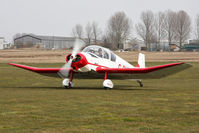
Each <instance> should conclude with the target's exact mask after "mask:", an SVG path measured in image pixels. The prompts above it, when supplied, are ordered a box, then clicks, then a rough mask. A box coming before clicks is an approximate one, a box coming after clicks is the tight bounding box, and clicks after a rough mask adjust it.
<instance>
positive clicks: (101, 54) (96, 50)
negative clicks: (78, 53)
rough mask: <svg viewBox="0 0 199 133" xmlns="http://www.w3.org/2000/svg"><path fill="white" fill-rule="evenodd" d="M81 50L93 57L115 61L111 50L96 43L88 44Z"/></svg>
mask: <svg viewBox="0 0 199 133" xmlns="http://www.w3.org/2000/svg"><path fill="white" fill-rule="evenodd" d="M82 52H86V53H88V54H90V55H91V56H92V57H95V58H104V59H108V60H111V61H116V56H115V54H114V53H113V52H111V51H110V50H109V49H107V48H104V47H100V46H97V45H92V46H88V47H86V48H84V49H83V50H82Z"/></svg>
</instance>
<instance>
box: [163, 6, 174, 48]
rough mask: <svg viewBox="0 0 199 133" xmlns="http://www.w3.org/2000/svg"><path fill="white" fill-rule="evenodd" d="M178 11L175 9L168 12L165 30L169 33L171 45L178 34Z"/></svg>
mask: <svg viewBox="0 0 199 133" xmlns="http://www.w3.org/2000/svg"><path fill="white" fill-rule="evenodd" d="M176 16H177V15H176V13H175V12H173V11H170V10H169V11H167V12H166V19H165V31H166V33H167V38H168V43H169V45H170V44H171V43H172V42H173V41H174V40H175V35H176V31H175V30H176V18H177V17H176Z"/></svg>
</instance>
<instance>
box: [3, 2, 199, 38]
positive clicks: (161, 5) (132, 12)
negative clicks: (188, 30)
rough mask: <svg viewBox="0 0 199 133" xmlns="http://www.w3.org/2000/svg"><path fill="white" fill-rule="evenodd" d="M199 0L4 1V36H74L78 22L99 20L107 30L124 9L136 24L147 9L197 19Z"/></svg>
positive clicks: (83, 23) (85, 22) (84, 22)
mask: <svg viewBox="0 0 199 133" xmlns="http://www.w3.org/2000/svg"><path fill="white" fill-rule="evenodd" d="M198 5H199V0H0V36H1V37H4V38H5V40H7V41H11V40H12V38H13V35H15V34H16V33H33V34H38V35H52V36H71V32H72V28H73V27H74V26H75V25H76V24H82V25H83V26H84V27H85V25H86V24H87V23H88V22H93V21H95V22H97V23H98V25H99V27H100V28H101V29H102V30H104V29H105V27H106V25H107V22H108V19H109V18H110V17H111V16H112V15H113V14H114V13H115V12H118V11H123V12H125V13H126V15H127V16H128V17H129V18H131V19H132V22H133V24H136V23H138V22H139V21H140V14H141V12H143V11H147V10H151V11H153V12H154V13H157V12H159V11H166V10H168V9H170V10H173V11H179V10H185V11H186V12H187V13H188V14H189V15H190V16H191V18H192V21H195V20H194V19H195V17H196V15H197V14H199V6H198Z"/></svg>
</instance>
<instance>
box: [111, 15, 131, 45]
mask: <svg viewBox="0 0 199 133" xmlns="http://www.w3.org/2000/svg"><path fill="white" fill-rule="evenodd" d="M107 31H108V34H109V38H110V40H111V43H112V44H113V45H114V48H123V43H124V42H125V41H126V40H127V39H128V38H129V36H130V34H131V20H130V18H128V17H127V16H126V14H125V13H124V12H116V13H115V14H114V15H113V16H111V17H110V19H109V21H108V27H107Z"/></svg>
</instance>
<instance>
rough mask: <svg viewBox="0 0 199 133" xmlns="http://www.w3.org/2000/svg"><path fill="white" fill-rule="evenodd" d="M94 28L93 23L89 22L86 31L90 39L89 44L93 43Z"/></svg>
mask: <svg viewBox="0 0 199 133" xmlns="http://www.w3.org/2000/svg"><path fill="white" fill-rule="evenodd" d="M92 30H93V28H92V25H91V24H90V23H87V25H86V28H85V31H86V37H87V39H88V44H89V45H90V44H91V39H92V37H93V31H92Z"/></svg>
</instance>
